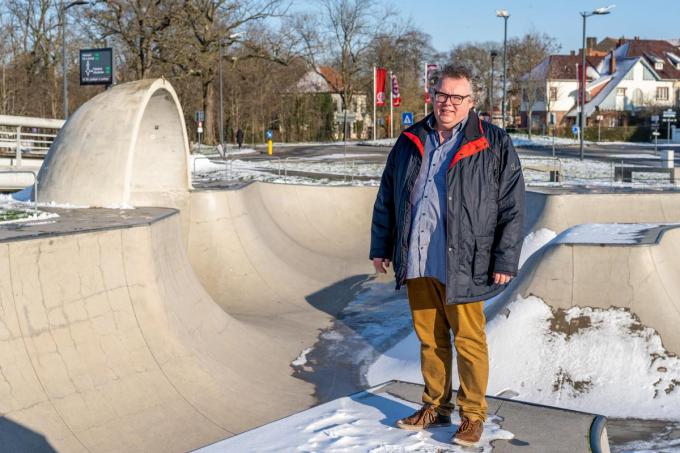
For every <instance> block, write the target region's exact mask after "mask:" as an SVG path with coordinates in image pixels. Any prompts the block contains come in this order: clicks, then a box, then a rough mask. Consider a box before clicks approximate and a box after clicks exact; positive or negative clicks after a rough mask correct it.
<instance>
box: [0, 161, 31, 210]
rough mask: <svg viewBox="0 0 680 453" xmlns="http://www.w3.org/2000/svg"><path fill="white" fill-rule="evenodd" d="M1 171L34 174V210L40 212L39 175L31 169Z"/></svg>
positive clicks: (2, 171) (1, 171) (3, 171)
mask: <svg viewBox="0 0 680 453" xmlns="http://www.w3.org/2000/svg"><path fill="white" fill-rule="evenodd" d="M0 173H10V174H25V175H31V176H33V210H34V211H35V213H36V214H37V213H38V175H37V173H36V172H34V171H31V170H0Z"/></svg>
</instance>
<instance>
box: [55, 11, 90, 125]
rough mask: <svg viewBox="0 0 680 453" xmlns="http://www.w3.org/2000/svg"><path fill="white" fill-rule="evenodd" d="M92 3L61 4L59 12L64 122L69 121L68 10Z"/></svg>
mask: <svg viewBox="0 0 680 453" xmlns="http://www.w3.org/2000/svg"><path fill="white" fill-rule="evenodd" d="M88 3H90V2H86V1H74V2H70V3H69V4H65V3H64V2H63V1H62V2H61V8H60V10H59V12H60V14H59V15H60V16H61V20H60V22H61V71H62V75H63V77H64V120H67V119H68V67H67V65H66V10H67V9H69V8H71V7H73V6H78V5H87V4H88Z"/></svg>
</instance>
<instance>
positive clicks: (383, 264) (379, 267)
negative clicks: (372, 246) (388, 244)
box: [373, 258, 390, 274]
mask: <svg viewBox="0 0 680 453" xmlns="http://www.w3.org/2000/svg"><path fill="white" fill-rule="evenodd" d="M373 267H374V268H375V272H376V273H378V274H386V273H387V268H388V267H390V260H388V259H387V258H373Z"/></svg>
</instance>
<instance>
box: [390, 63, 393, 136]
mask: <svg viewBox="0 0 680 453" xmlns="http://www.w3.org/2000/svg"><path fill="white" fill-rule="evenodd" d="M393 137H394V80H393V79H392V71H390V138H393Z"/></svg>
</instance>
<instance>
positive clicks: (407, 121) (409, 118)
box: [401, 112, 413, 127]
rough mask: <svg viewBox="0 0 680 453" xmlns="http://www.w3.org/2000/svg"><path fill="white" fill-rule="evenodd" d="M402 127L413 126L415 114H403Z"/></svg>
mask: <svg viewBox="0 0 680 453" xmlns="http://www.w3.org/2000/svg"><path fill="white" fill-rule="evenodd" d="M401 125H402V126H404V127H409V126H412V125H413V112H401Z"/></svg>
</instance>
